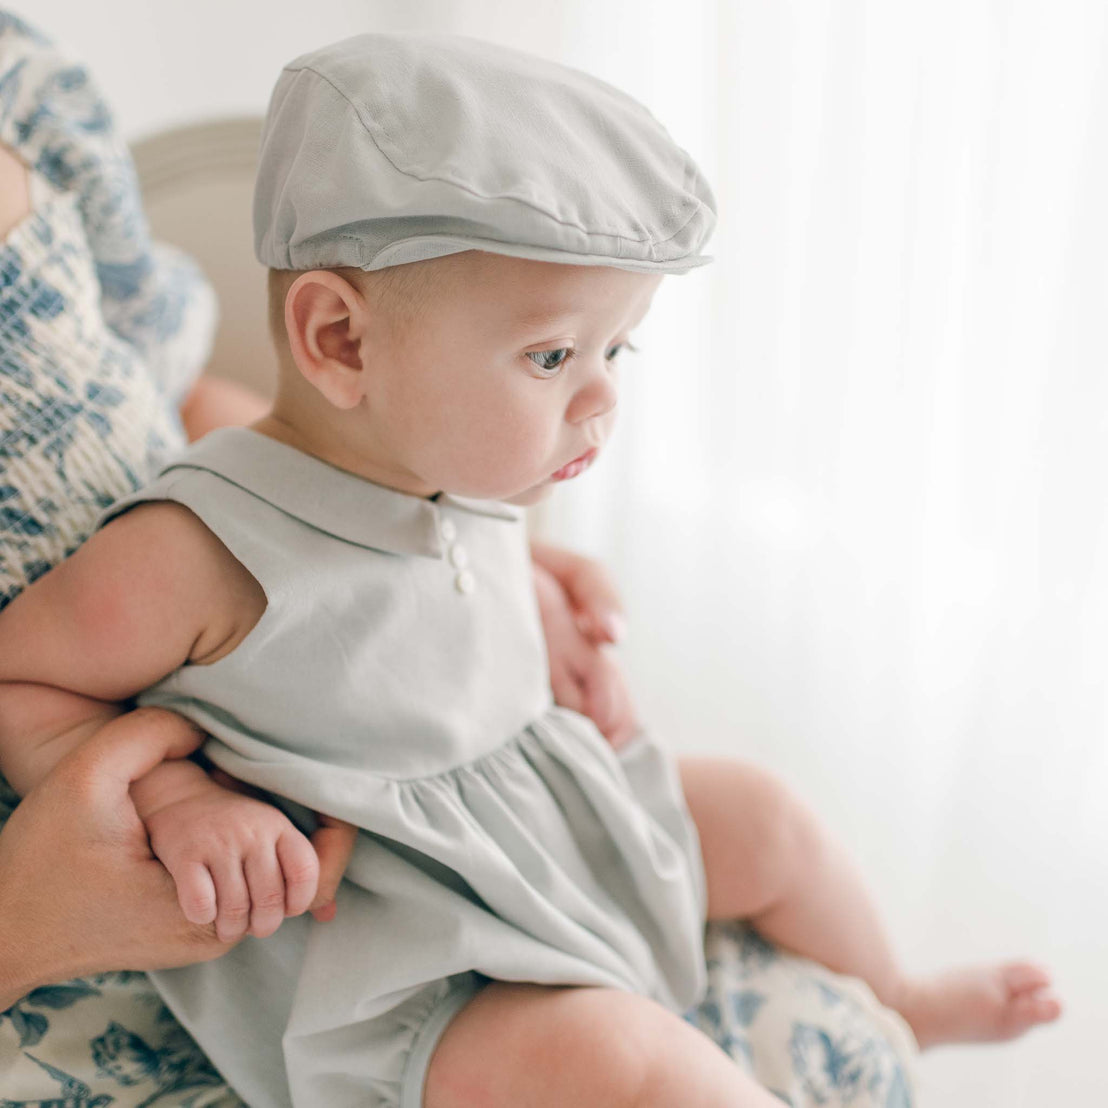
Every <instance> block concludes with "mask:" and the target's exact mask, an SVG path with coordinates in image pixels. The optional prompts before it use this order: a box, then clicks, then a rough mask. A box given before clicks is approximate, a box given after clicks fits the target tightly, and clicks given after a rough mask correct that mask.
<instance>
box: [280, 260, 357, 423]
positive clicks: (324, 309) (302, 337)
mask: <svg viewBox="0 0 1108 1108" xmlns="http://www.w3.org/2000/svg"><path fill="white" fill-rule="evenodd" d="M367 321H368V308H367V305H366V301H365V297H363V296H362V294H361V293H360V292H359V291H358V290H357V289H356V288H355V287H354V286H353V285H352V284H350V282H349V281H346V280H344V279H343V278H342V277H340V276H339V275H338V274H337V273H331V272H329V271H328V270H325V269H317V270H311V271H310V272H308V273H302V274H301V275H300V276H299V277H298V278H297V279H296V280H295V281H294V282H293V283H292V285H291V286H290V287H289V291H288V293H287V295H286V296H285V330H286V332H287V334H288V341H289V353H291V355H292V358H293V361H294V362H296V366H297V368H298V369H299V370H300V372H301V373H302V374H303V375H304V378H305V379H306V380H307V381H308V382H309V384H311V385H313V386H315V388H317V389H318V390H319V391H320V392H321V393H322V394H323V396H324V397H326V399H327V400H329V401H330V402H331V403H332V404H333V405H334V406H335V407H336V408H343V409H347V408H353V407H355V406H356V405H357V404H358V403H359V402H360V401H361V399H362V396H363V394H364V390H365V384H366V381H365V378H366V374H365V372H364V368H365V367H364V365H363V361H362V342H363V339H364V338H365V330H366V324H367Z"/></svg>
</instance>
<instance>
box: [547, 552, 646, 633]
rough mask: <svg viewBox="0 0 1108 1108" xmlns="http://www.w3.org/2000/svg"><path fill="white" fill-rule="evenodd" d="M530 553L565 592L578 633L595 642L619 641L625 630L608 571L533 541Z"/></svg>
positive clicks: (571, 554)
mask: <svg viewBox="0 0 1108 1108" xmlns="http://www.w3.org/2000/svg"><path fill="white" fill-rule="evenodd" d="M531 554H532V557H533V558H534V560H535V561H536V562H537V563H538V564H539V565H540V566H542V567H543V568H544V569H546V570H547V572H548V573H550V574H551V575H552V576H553V577H554V578H555V579H556V580H557V581H558V583H559V584H560V585H561V586H562V588H563V589H564V590H565V592H566V595H567V597H568V599H569V603H570V607H572V608H573V609H574V612H575V614H576V617H577V625H578V627H579V628H580V629H581V633H582V634H584V635H586V636H588V637H589V638H590V639H592V640H593V641H595V642H613V643H614V642H619V640H620V639H621V638H622V637H623V634H624V631H625V628H626V625H625V623H624V619H623V602H622V601H621V600H620V597H619V592H618V590H617V589H616V586H615V583H614V582H613V580H612V578H611V576H610V575H609V574H608V571H607V570H606V569H605V568H604V567H603V566H602V565H601V564H600V563H599V562H597V561H595V560H594V559H592V558H586V557H584V556H583V555H581V554H574V553H573V552H572V551H569V550H562V549H561V548H559V547H554V546H548V545H547V544H546V543H536V542H533V543H532V544H531Z"/></svg>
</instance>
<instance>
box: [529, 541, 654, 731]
mask: <svg viewBox="0 0 1108 1108" xmlns="http://www.w3.org/2000/svg"><path fill="white" fill-rule="evenodd" d="M532 553H533V554H534V574H535V591H536V593H537V595H538V601H539V614H540V616H541V618H542V625H543V633H544V635H545V636H546V649H547V654H548V656H549V659H550V685H551V688H552V690H553V692H554V700H555V701H556V702H557V703H558V704H560V705H562V707H564V708H571V709H572V710H573V711H575V712H580V713H581V714H582V715H586V716H588V717H589V718H590V719H591V720H592V721H593V723H595V724H596V726H597V728H598V729H599V731H600V733H601V734H602V735H603V736H604V737H605V738H606V739H607V740H608V742H609V743H610V744H611V745H612V747H613V748H615V749H617V750H618V749H619V748H620V747H621V746H623V744H624V743H626V742H628V741H629V740H630V739H631V738H632V737H633V736H634V734H635V732H636V731H637V730H638V726H639V725H638V719H637V716H636V713H635V706H634V704H633V703H632V701H631V693H630V690H629V689H628V687H627V680H626V678H625V677H624V673H623V669H622V667H621V666H620V663H619V660H618V658H617V657H616V655H615V653H614V651H613V649H612V643H613V640H614V638H615V637H616V635H618V634H619V633H620V632H621V626H620V622H616V621H614V620H609V619H608V618H607V614H608V613H612V614H618V611H619V608H618V600H617V599H616V596H615V590H614V589H613V588H612V586H611V583H610V581H609V579H608V577H607V574H606V573H605V572H604V571H603V569H602V568H601V567H600V566H599V565H598V564H597V563H596V562H593V561H591V560H590V559H588V558H582V557H581V556H580V555H576V554H570V553H569V552H568V551H559V550H556V549H554V548H552V547H542V548H541V553H540V552H539V550H536V549H535V546H534V545H533V546H532ZM551 565H553V567H554V569H555V570H557V571H558V573H560V574H561V576H559V575H558V573H556V572H554V571H553V570H552V569H551V568H550V566H551ZM575 598H577V599H576V600H575ZM581 598H584V605H585V606H582V600H581ZM605 625H607V628H606V629H603V630H602V628H604V626H605Z"/></svg>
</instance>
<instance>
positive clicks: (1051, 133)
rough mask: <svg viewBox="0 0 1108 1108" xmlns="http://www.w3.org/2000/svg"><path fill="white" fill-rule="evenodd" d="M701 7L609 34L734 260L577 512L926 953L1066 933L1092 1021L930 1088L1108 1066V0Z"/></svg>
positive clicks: (709, 686)
mask: <svg viewBox="0 0 1108 1108" xmlns="http://www.w3.org/2000/svg"><path fill="white" fill-rule="evenodd" d="M675 7H676V6H675V5H672V4H656V5H636V7H635V9H634V10H635V13H636V17H635V19H634V20H630V19H628V20H627V22H626V24H625V25H624V26H623V27H622V28H621V29H620V30H619V31H618V32H615V31H613V30H612V29H611V28H609V27H607V26H605V27H604V28H602V29H601V31H600V34H599V35H598V36H597V37H598V38H599V39H601V40H602V41H601V42H599V43H594V44H593V45H592V46H591V47H590V48H589V50H588V56H587V59H586V61H585V62H584V64H586V66H587V67H588V68H592V69H594V70H595V71H598V72H601V73H602V74H603V75H605V76H608V77H610V79H612V80H613V82H615V83H617V84H621V85H623V86H625V87H629V88H631V89H632V90H633V91H635V92H637V93H638V94H639V95H641V96H642V97H643V98H644V99H646V100H647V102H648V103H650V104H651V106H652V107H653V108H654V109H655V111H656V113H657V114H659V115H660V116H661V117H662V119H663V121H664V122H665V123H666V124H667V126H669V127H670V129H671V131H672V132H673V133H674V134H675V135H676V136H677V137H678V138H679V139H680V140H681V141H682V142H683V143H684V144H685V145H686V146H687V147H688V148H689V149H690V150H691V151H692V152H693V153H694V154H695V155H696V156H697V157H698V158H699V159H701V160H702V161H703V162H704V164H705V167H706V168H707V170H708V172H709V176H710V178H711V179H712V180H713V181H714V183H715V186H716V189H717V193H718V198H719V204H720V212H721V220H720V227H719V233H718V235H717V237H716V239H715V243H714V253H715V254H716V256H717V259H718V260H717V262H716V265H715V267H714V268H713V269H712V270H711V271H710V272H703V273H698V274H693V275H690V276H687V277H684V278H671V279H669V281H668V282H667V285H669V286H672V287H665V286H663V290H662V292H661V293H660V294H659V297H658V301H657V306H656V309H655V313H654V317H653V318H652V319H651V320H650V321H648V323H647V324H646V325H645V326H644V327H643V328H642V331H641V333H640V334H641V341H639V343H638V345H640V346H641V347H642V348H643V352H642V354H641V355H639V356H638V358H637V359H634V360H630V361H629V362H628V363H627V365H626V369H625V378H626V384H625V387H624V394H625V399H624V401H622V402H621V404H622V409H623V411H622V427H621V430H620V432H619V438H618V441H617V443H616V445H615V447H614V448H613V449H612V450H611V452H610V456H609V457H607V458H606V459H605V460H604V463H603V464H602V465H601V466H600V467H598V469H597V470H595V471H594V472H593V473H592V474H590V475H588V476H587V477H586V478H584V479H583V480H582V481H581V482H580V483H579V485H578V487H574V488H567V489H565V490H563V491H562V492H561V495H560V496H559V499H558V501H557V502H556V503H555V504H554V505H552V507H551V509H550V510H549V512H548V513H547V516H546V518H545V520H544V523H545V526H546V528H547V531H548V533H550V534H551V535H553V536H557V537H560V538H562V539H564V540H565V541H567V542H569V543H571V544H573V545H576V546H578V547H581V548H584V549H586V550H589V551H591V552H593V553H595V554H597V555H599V556H601V557H602V558H604V559H605V561H607V562H608V563H609V564H610V565H611V566H612V567H613V569H614V571H615V573H616V574H617V576H618V579H619V581H620V582H621V585H622V587H623V591H624V594H625V597H626V600H627V604H628V607H629V613H630V625H631V632H630V636H629V639H628V641H627V646H626V649H625V656H626V660H627V663H628V666H629V667H630V670H631V673H632V677H633V680H634V687H635V689H636V692H637V694H638V699H639V701H640V703H641V704H642V707H643V710H644V714H645V715H646V716H647V717H648V718H649V719H650V720H651V721H652V722H653V723H654V724H655V725H656V726H657V727H658V729H659V730H661V731H662V732H663V733H664V734H665V735H667V736H668V737H669V738H670V739H671V740H672V741H673V742H674V743H676V744H678V745H679V746H680V747H681V748H685V749H689V750H695V749H700V750H715V751H728V752H731V753H734V754H736V755H740V756H743V757H748V758H753V759H756V760H758V761H759V762H762V763H763V764H768V765H770V766H773V767H775V768H776V769H778V770H779V771H780V772H781V773H783V774H784V775H785V776H786V777H787V778H788V779H790V780H791V781H792V782H794V784H795V785H796V786H797V787H798V788H799V789H800V790H801V791H802V792H803V793H804V794H805V795H806V796H807V797H808V798H809V799H810V801H811V802H812V803H813V805H815V806H816V807H817V809H819V810H820V811H821V812H822V813H823V814H824V815H825V817H826V819H827V822H828V823H829V824H830V825H831V827H833V828H834V830H835V831H836V832H837V833H838V834H839V835H840V836H841V837H842V838H844V839H845V840H846V841H847V842H848V844H849V845H850V846H851V848H852V849H853V850H854V851H855V853H856V854H857V855H858V857H859V858H860V860H861V862H862V865H863V867H864V870H865V872H866V874H867V876H868V878H869V879H870V880H871V882H872V884H873V885H874V887H875V889H876V891H877V894H878V897H879V899H880V900H881V902H882V904H883V906H884V908H885V910H886V914H887V916H888V918H889V921H890V926H891V927H892V929H893V932H894V934H895V936H896V938H897V939H898V941H899V945H900V947H901V949H902V950H903V952H904V955H905V958H906V961H907V962H908V963H909V964H910V965H911V966H913V967H915V968H919V969H930V968H934V967H936V966H939V965H942V964H944V963H947V962H951V961H959V960H967V959H975V958H980V957H990V956H993V955H997V954H1003V955H1010V954H1024V953H1030V954H1034V955H1036V956H1040V957H1041V958H1042V959H1043V960H1044V961H1046V962H1047V963H1048V964H1050V965H1052V966H1053V967H1054V968H1055V970H1056V971H1057V973H1058V975H1059V979H1060V988H1061V991H1062V992H1063V994H1064V996H1065V998H1066V999H1067V1001H1068V1002H1069V1013H1068V1015H1067V1018H1066V1021H1065V1023H1064V1024H1062V1025H1061V1026H1060V1027H1059V1028H1058V1029H1057V1030H1051V1031H1048V1032H1041V1033H1040V1034H1039V1035H1037V1036H1035V1037H1033V1038H1031V1039H1029V1040H1028V1041H1027V1042H1025V1043H1021V1044H1019V1045H1018V1046H1014V1047H1009V1048H1006V1053H1004V1054H1000V1053H996V1052H988V1051H986V1052H977V1053H973V1052H968V1053H964V1054H959V1053H958V1052H952V1053H950V1054H948V1055H947V1056H945V1057H944V1056H943V1055H942V1054H939V1055H936V1056H935V1057H934V1058H930V1059H928V1060H927V1062H926V1065H925V1070H924V1073H925V1078H926V1081H927V1085H926V1090H927V1093H928V1096H929V1102H930V1103H934V1104H941V1105H945V1106H949V1108H979V1106H982V1105H1000V1104H1003V1105H1005V1106H1006V1108H1024V1106H1026V1108H1030V1106H1032V1105H1035V1106H1040V1105H1044V1104H1060V1103H1067V1102H1072V1103H1094V1102H1095V1103H1100V1102H1102V1100H1103V1097H1104V1090H1105V1088H1108V1078H1106V1077H1105V1076H1103V1075H1102V1074H1101V1073H1100V1069H1099V1064H1098V1061H1097V1058H1098V1055H1099V1053H1100V1052H1101V1051H1102V1049H1103V1047H1102V1040H1103V1037H1104V1034H1105V1032H1106V1031H1108V1016H1105V1014H1104V1012H1105V1010H1106V1006H1108V947H1106V941H1105V935H1106V931H1108V804H1106V801H1105V797H1106V795H1108V743H1106V741H1105V722H1106V711H1105V708H1106V701H1105V694H1106V689H1108V434H1106V431H1108V295H1106V294H1108V215H1106V200H1108V7H1106V6H1105V5H1104V4H1103V3H1102V2H1101V0H1088V2H1046V0H1031V2H1023V3H1019V2H1014V0H997V2H987V0H929V2H928V3H926V4H925V3H915V2H908V0H904V2H890V0H872V2H870V3H864V2H861V0H791V2H788V0H740V2H738V3H732V2H727V0H720V2H719V3H718V4H713V5H701V6H699V7H698V6H696V5H691V6H690V5H683V6H682V7H681V16H682V18H681V22H680V24H679V25H678V26H676V27H675V26H672V21H673V19H674V16H675ZM644 8H646V9H649V11H652V12H654V13H656V18H651V16H650V14H649V11H648V14H647V17H646V22H645V24H644V23H643V21H642V13H643V10H644ZM690 9H691V10H690ZM628 12H630V9H628ZM690 16H691V18H690ZM583 26H584V25H583V24H582V28H581V34H582V36H584V35H585V32H584V29H583ZM576 45H577V46H578V47H579V44H576ZM572 52H573V51H570V50H567V53H572ZM636 59H637V60H636Z"/></svg>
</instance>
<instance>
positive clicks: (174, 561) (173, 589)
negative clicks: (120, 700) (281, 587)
mask: <svg viewBox="0 0 1108 1108" xmlns="http://www.w3.org/2000/svg"><path fill="white" fill-rule="evenodd" d="M113 527H118V528H119V530H118V531H117V534H116V537H117V538H118V539H119V540H121V542H122V544H123V545H124V546H125V547H126V548H127V549H128V550H130V551H131V552H135V551H143V550H146V551H149V554H148V555H147V557H148V559H149V560H151V561H152V560H154V559H157V561H158V563H159V565H160V570H159V572H158V574H157V577H158V588H157V593H158V595H159V596H161V597H163V598H164V600H165V602H167V603H168V604H170V605H171V607H172V609H173V610H175V611H176V612H178V613H184V612H186V611H187V612H190V613H193V615H194V616H195V615H201V616H202V619H201V620H200V621H199V622H200V626H199V628H198V634H197V635H196V637H195V639H194V641H193V643H192V647H191V649H190V650H189V656H188V661H189V662H190V663H192V664H205V663H211V662H214V661H216V660H217V659H218V658H221V657H223V655H224V654H228V653H230V652H231V650H233V649H234V648H235V646H237V645H238V643H239V642H241V641H242V639H244V638H245V637H246V635H247V634H248V633H249V631H250V629H251V628H252V627H253V626H254V625H255V624H256V623H257V622H258V620H259V619H261V616H262V613H263V612H264V611H265V607H266V597H265V592H264V591H263V590H262V587H261V585H260V584H259V583H258V581H257V580H256V578H255V577H254V576H253V575H252V574H251V573H250V572H249V570H247V569H246V567H245V566H244V565H243V564H242V563H241V562H240V561H239V560H238V559H237V558H236V557H235V556H234V555H233V554H232V553H231V551H230V550H228V549H227V547H226V546H224V544H223V543H222V542H221V541H220V540H219V538H218V537H217V536H216V535H215V534H214V533H213V532H212V531H211V530H210V529H209V528H208V526H207V525H206V524H205V523H204V522H203V520H201V519H200V517H199V516H197V515H196V514H195V513H194V512H193V511H191V510H190V509H189V508H187V507H186V506H185V505H183V504H178V503H176V502H175V501H171V500H156V501H147V502H146V503H143V504H139V505H138V506H137V507H135V508H132V509H131V510H130V511H128V512H126V513H125V514H124V515H121V516H119V517H117V518H116V519H115V520H113V521H112V522H111V523H110V524H108V526H107V527H106V528H104V531H105V532H107V531H110V530H111V529H112V528H113Z"/></svg>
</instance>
